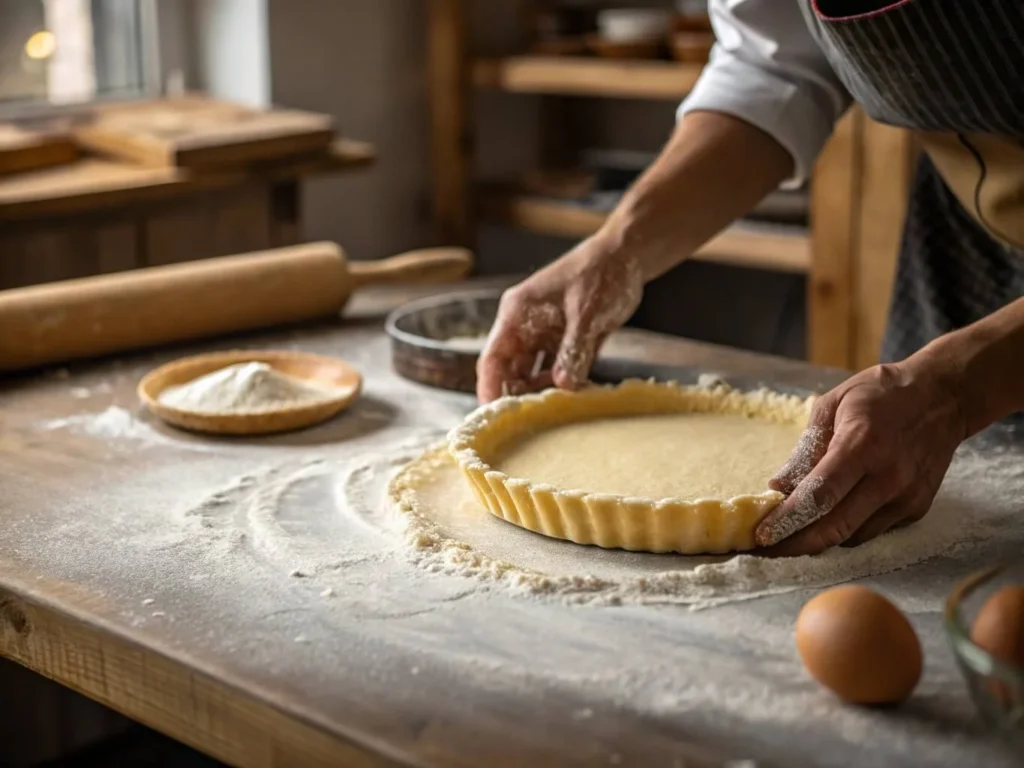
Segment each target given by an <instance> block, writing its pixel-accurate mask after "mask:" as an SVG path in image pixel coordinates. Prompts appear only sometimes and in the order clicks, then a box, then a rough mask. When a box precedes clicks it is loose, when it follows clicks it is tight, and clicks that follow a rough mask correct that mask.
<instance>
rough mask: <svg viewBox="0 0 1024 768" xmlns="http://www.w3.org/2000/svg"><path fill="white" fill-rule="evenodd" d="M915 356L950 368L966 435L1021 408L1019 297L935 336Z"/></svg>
mask: <svg viewBox="0 0 1024 768" xmlns="http://www.w3.org/2000/svg"><path fill="white" fill-rule="evenodd" d="M917 356H920V357H922V358H923V359H926V360H936V361H938V362H939V363H940V364H941V365H943V366H944V367H945V369H946V370H951V371H953V376H954V380H955V381H956V386H957V388H958V390H959V392H958V396H959V400H960V402H961V409H962V411H963V417H964V421H965V426H966V432H967V435H968V436H969V435H973V434H976V433H977V432H980V431H981V430H982V429H984V428H985V427H987V426H989V425H990V424H993V423H995V422H996V421H999V420H1000V419H1003V418H1005V417H1007V416H1009V415H1011V414H1012V413H1015V412H1016V411H1022V410H1024V298H1022V299H1017V300H1016V301H1014V302H1012V303H1011V304H1008V305H1007V306H1005V307H1003V308H1002V309H1001V310H999V311H998V312H995V313H993V314H991V315H989V316H988V317H986V318H984V319H982V320H979V321H978V322H976V323H974V324H973V325H969V326H967V327H966V328H962V329H960V330H957V331H953V332H952V333H948V334H946V335H945V336H942V337H940V338H938V339H936V340H935V341H933V342H932V343H931V344H929V345H928V346H927V347H925V348H924V349H923V350H921V352H919V353H918V355H917ZM915 357H916V356H915Z"/></svg>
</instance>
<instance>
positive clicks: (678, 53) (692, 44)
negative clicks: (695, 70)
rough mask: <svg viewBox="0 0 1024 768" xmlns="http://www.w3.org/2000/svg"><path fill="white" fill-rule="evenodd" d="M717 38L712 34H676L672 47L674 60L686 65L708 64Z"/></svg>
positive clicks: (673, 36)
mask: <svg viewBox="0 0 1024 768" xmlns="http://www.w3.org/2000/svg"><path fill="white" fill-rule="evenodd" d="M714 44H715V36H714V35H713V34H711V33H710V32H675V33H673V35H672V41H671V45H670V47H671V48H672V58H673V59H675V60H676V61H679V62H682V63H684V64H706V63H707V61H708V57H709V56H710V55H711V46H713V45H714Z"/></svg>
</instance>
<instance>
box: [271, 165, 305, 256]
mask: <svg viewBox="0 0 1024 768" xmlns="http://www.w3.org/2000/svg"><path fill="white" fill-rule="evenodd" d="M270 242H271V246H272V247H274V248H277V247H280V246H285V245H296V244H297V243H300V242H302V187H301V185H300V184H299V183H298V182H297V181H282V182H278V183H276V184H274V185H273V186H272V187H271V190H270Z"/></svg>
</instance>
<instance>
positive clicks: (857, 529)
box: [755, 353, 967, 556]
mask: <svg viewBox="0 0 1024 768" xmlns="http://www.w3.org/2000/svg"><path fill="white" fill-rule="evenodd" d="M959 392H960V388H959V386H958V382H957V374H956V373H955V372H954V371H952V370H950V369H949V367H948V366H947V365H946V364H944V363H943V362H942V361H940V360H937V359H934V358H933V357H930V356H929V355H922V354H921V353H918V355H915V356H913V357H910V358H908V359H907V360H906V361H904V362H902V363H898V364H894V365H879V366H875V367H874V368H869V369H867V370H865V371H862V372H860V373H858V374H856V375H855V376H853V377H852V378H850V379H849V380H847V381H846V382H845V383H843V384H841V385H840V386H839V387H837V388H836V389H834V390H832V391H831V392H829V393H828V394H826V395H824V396H823V397H821V398H820V399H819V400H818V401H817V402H816V404H815V407H814V410H813V414H812V416H811V419H810V422H809V426H808V428H807V430H806V431H805V433H804V435H803V437H802V438H801V440H800V442H799V443H798V445H797V447H796V449H795V450H794V452H793V455H792V457H791V458H790V460H789V462H788V463H787V464H786V465H785V466H784V467H783V468H782V469H781V470H780V471H779V473H778V474H777V475H776V476H775V478H774V479H773V480H772V481H771V487H772V488H774V489H775V490H777V491H781V492H782V493H785V494H788V498H787V499H786V500H785V501H784V502H783V503H782V504H780V505H779V506H778V507H777V508H776V509H774V510H773V511H772V512H771V513H770V514H769V515H768V516H767V517H765V519H764V520H763V521H762V522H761V524H760V525H759V526H758V528H757V531H756V534H755V538H756V541H757V544H758V545H759V546H766V547H771V549H769V550H766V552H765V554H770V555H780V556H793V555H807V554H817V553H819V552H823V551H824V550H826V549H829V548H830V547H834V546H836V545H840V544H846V545H853V544H860V543H862V542H865V541H867V540H869V539H872V538H874V537H875V536H879V535H880V534H883V533H885V532H886V531H889V530H891V529H893V528H897V527H900V526H904V525H908V524H910V523H913V522H916V521H917V520H920V519H921V518H922V517H924V516H925V514H926V513H927V512H928V509H929V508H930V507H931V504H932V501H933V499H934V498H935V494H936V493H937V492H938V489H939V485H940V484H941V482H942V478H943V477H944V476H945V474H946V470H947V469H948V468H949V464H950V461H952V458H953V452H954V451H955V450H956V448H957V446H958V445H959V444H960V443H961V442H962V441H963V440H964V439H965V438H966V436H967V424H966V421H965V417H964V408H963V407H962V406H961V395H960V394H959Z"/></svg>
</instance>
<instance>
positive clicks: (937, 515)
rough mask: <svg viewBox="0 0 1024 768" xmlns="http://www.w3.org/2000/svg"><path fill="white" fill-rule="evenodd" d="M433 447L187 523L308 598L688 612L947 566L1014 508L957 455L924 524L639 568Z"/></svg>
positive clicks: (996, 462)
mask: <svg viewBox="0 0 1024 768" xmlns="http://www.w3.org/2000/svg"><path fill="white" fill-rule="evenodd" d="M439 440H441V435H440V434H439V433H437V432H433V431H428V432H426V433H422V434H420V435H416V436H413V437H411V438H408V439H406V440H404V441H402V442H401V443H397V444H394V445H392V447H391V448H390V449H386V450H385V451H383V452H380V453H372V454H364V455H363V456H362V457H361V458H360V459H359V460H357V461H354V462H353V461H345V462H339V461H335V460H331V459H330V458H325V457H313V458H307V459H305V460H304V461H302V462H298V463H292V464H289V465H282V466H277V467H271V468H268V469H266V470H263V471H261V472H257V473H252V474H250V475H246V476H245V477H243V478H240V481H239V482H236V483H233V484H232V485H231V487H230V488H228V489H227V490H226V492H224V493H218V494H214V495H213V496H212V497H211V498H210V499H208V500H207V501H206V502H204V504H202V505H199V506H198V507H197V508H195V509H194V510H192V511H191V512H190V513H189V514H190V515H192V516H196V517H198V518H203V519H204V520H205V522H204V525H205V526H206V527H207V528H218V527H219V528H222V529H223V530H225V531H228V532H233V533H239V532H244V534H245V536H246V537H247V540H248V544H247V546H248V547H250V548H251V549H252V550H253V551H254V553H255V554H256V555H257V556H259V557H260V558H261V559H262V560H263V561H264V562H266V563H268V564H270V565H272V566H274V567H276V568H278V569H280V570H281V571H282V572H284V573H287V574H288V575H290V576H292V577H295V578H305V577H318V578H319V579H320V580H321V581H322V582H323V583H322V584H321V587H320V588H321V590H324V589H328V588H331V587H332V586H334V585H333V583H332V582H331V578H332V576H339V577H340V575H341V574H343V572H344V570H345V568H346V567H347V566H350V565H352V564H356V563H363V562H368V561H371V560H377V561H380V562H383V561H384V560H391V561H394V560H396V559H397V560H400V561H405V562H408V563H411V564H412V566H414V572H418V573H419V576H418V577H416V579H417V581H421V582H422V581H423V580H424V579H429V578H431V577H432V576H457V577H462V578H465V579H466V580H467V581H468V588H469V589H473V590H481V591H498V592H503V593H506V594H508V595H510V596H515V597H519V598H530V599H539V600H556V601H561V602H567V603H576V604H587V603H591V604H602V605H644V604H647V605H651V604H655V605H656V604H677V605H685V606H689V607H690V608H691V609H702V608H709V607H712V606H718V605H724V604H726V603H734V602H739V601H745V600H752V599H757V598H762V597H765V596H768V595H775V594H783V593H787V592H794V591H798V590H806V589H816V588H823V587H828V586H832V585H835V584H839V583H843V582H847V581H852V580H857V579H864V578H868V577H872V576H878V575H881V574H885V573H890V572H892V571H896V570H899V569H902V568H906V567H908V566H911V565H914V564H917V563H922V562H924V561H927V560H929V559H931V558H935V557H937V556H940V555H952V554H955V553H957V552H960V551H963V550H965V549H968V548H970V547H971V546H972V545H975V544H977V543H979V542H981V541H984V540H987V539H992V538H995V537H996V536H997V531H998V530H999V527H1000V525H1001V524H1004V523H1005V522H1006V521H1007V520H1008V519H1010V518H1011V517H1012V516H1013V515H1015V514H1016V513H1017V506H1018V500H1019V498H1020V497H1021V494H1024V468H1022V466H1021V462H1020V457H1019V454H1017V453H1015V452H1008V453H1006V454H1005V455H1004V456H1003V457H996V458H995V459H993V458H992V456H991V455H989V456H987V457H986V458H984V459H983V458H981V456H980V455H979V454H977V453H976V452H974V451H973V450H972V449H970V448H969V447H966V446H965V447H964V448H963V449H961V451H960V452H959V454H958V455H957V458H956V460H955V461H954V463H953V465H952V467H951V469H950V472H949V474H948V476H947V478H946V482H945V483H944V485H943V487H942V490H941V491H940V494H939V496H938V498H937V499H936V501H935V504H934V506H933V508H932V510H931V512H930V513H929V515H928V516H927V517H925V519H924V520H922V521H921V522H919V523H917V524H915V525H914V526H911V527H909V528H905V529H901V530H898V531H894V532H892V533H890V534H887V535H885V536H883V537H880V538H878V539H876V540H874V541H872V542H869V543H867V544H864V545H862V546H860V547H856V548H836V549H833V550H831V551H829V552H827V553H825V554H823V555H819V556H815V557H800V558H781V559H771V558H763V557H758V556H755V555H735V556H731V555H720V556H680V555H673V554H665V555H659V554H648V553H642V552H627V551H624V550H614V549H601V548H599V547H593V546H581V545H577V544H573V543H571V542H567V541H560V540H557V539H551V538H547V537H544V536H540V535H537V534H534V533H532V532H530V531H527V530H524V529H521V528H519V527H517V526H513V525H511V524H509V523H507V522H505V521H503V520H500V519H498V518H496V517H493V516H492V515H490V514H488V513H487V512H486V511H485V510H483V509H482V508H481V507H480V505H479V502H478V501H476V499H475V498H474V496H473V495H472V493H471V491H470V490H469V488H468V487H467V486H466V483H465V481H464V479H463V477H462V476H461V474H460V473H459V471H458V468H457V467H456V466H455V464H454V462H453V461H452V460H451V459H450V457H449V456H448V453H447V451H446V450H445V449H444V447H443V444H442V443H439ZM411 575H412V574H410V576H411ZM318 583H320V582H318Z"/></svg>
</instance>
